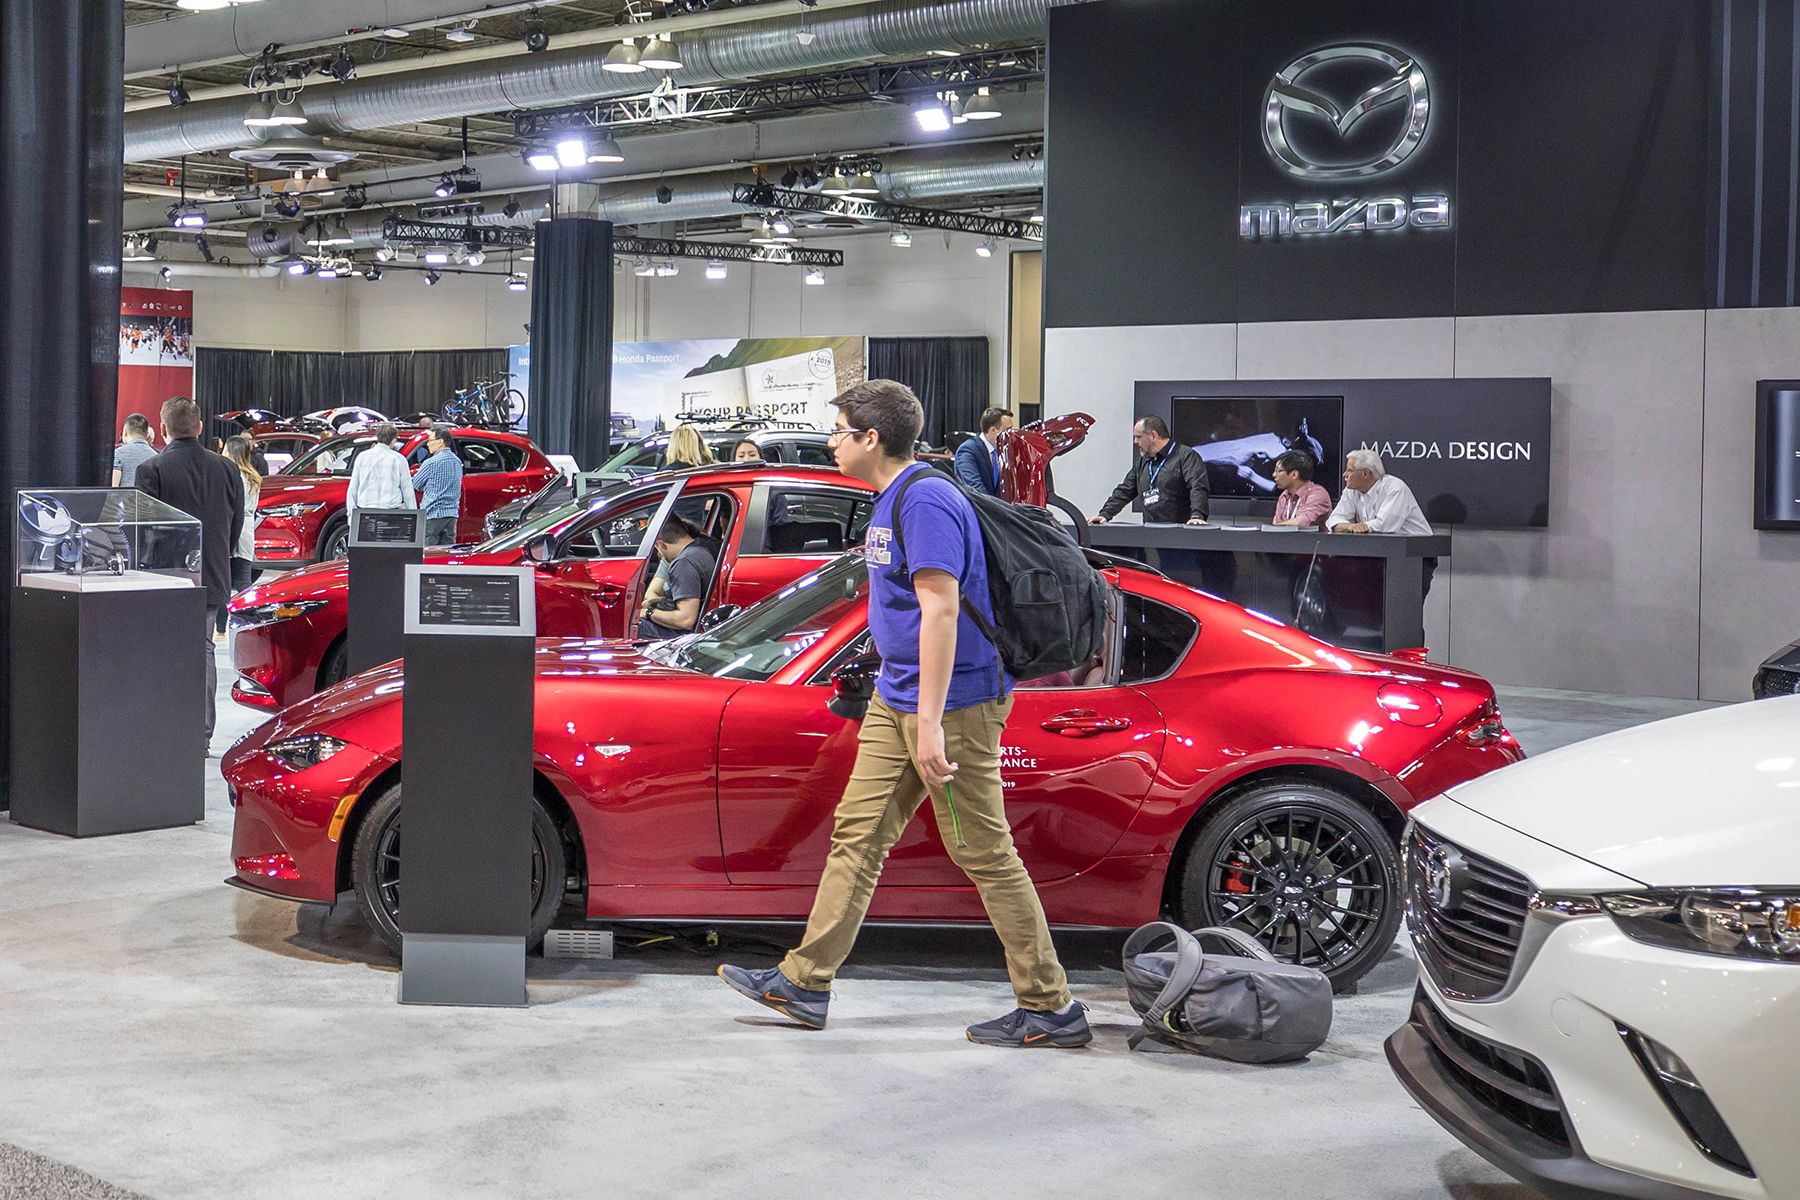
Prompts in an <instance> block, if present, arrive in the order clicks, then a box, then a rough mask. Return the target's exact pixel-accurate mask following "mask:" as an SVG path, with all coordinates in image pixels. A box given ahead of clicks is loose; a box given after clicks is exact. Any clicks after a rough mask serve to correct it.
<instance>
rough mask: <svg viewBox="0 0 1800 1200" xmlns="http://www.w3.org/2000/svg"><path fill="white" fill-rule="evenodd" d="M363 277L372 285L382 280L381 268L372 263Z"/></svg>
mask: <svg viewBox="0 0 1800 1200" xmlns="http://www.w3.org/2000/svg"><path fill="white" fill-rule="evenodd" d="M362 277H363V278H364V279H366V280H368V281H369V282H370V283H374V282H376V281H377V280H379V279H380V278H381V268H380V267H378V266H376V265H374V264H373V263H371V264H369V267H368V269H367V270H365V271H364V272H363V273H362Z"/></svg>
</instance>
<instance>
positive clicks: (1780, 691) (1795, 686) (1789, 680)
mask: <svg viewBox="0 0 1800 1200" xmlns="http://www.w3.org/2000/svg"><path fill="white" fill-rule="evenodd" d="M1751 690H1752V691H1753V692H1754V694H1755V696H1756V698H1757V699H1758V700H1767V699H1768V698H1769V697H1770V696H1792V695H1793V694H1794V693H1795V692H1800V671H1790V670H1788V669H1787V668H1785V667H1764V668H1762V670H1760V671H1758V672H1757V673H1756V682H1755V684H1754V685H1753V687H1752V689H1751Z"/></svg>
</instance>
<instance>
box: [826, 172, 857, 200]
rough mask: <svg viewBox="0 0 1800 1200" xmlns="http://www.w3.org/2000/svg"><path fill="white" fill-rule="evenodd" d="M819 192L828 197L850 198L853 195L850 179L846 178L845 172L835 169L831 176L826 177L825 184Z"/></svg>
mask: <svg viewBox="0 0 1800 1200" xmlns="http://www.w3.org/2000/svg"><path fill="white" fill-rule="evenodd" d="M819 190H820V191H822V192H824V193H825V194H826V195H827V196H848V195H851V194H852V189H851V187H850V181H849V179H847V178H845V176H844V173H843V171H841V170H837V169H834V170H833V171H832V172H831V174H830V175H827V176H826V177H825V183H824V185H823V186H821V187H820V188H819Z"/></svg>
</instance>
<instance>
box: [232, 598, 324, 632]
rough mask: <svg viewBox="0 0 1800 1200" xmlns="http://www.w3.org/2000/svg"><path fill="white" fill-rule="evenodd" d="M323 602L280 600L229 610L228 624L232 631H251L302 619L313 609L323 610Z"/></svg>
mask: <svg viewBox="0 0 1800 1200" xmlns="http://www.w3.org/2000/svg"><path fill="white" fill-rule="evenodd" d="M326 603H327V602H326V601H324V600H282V601H278V602H277V603H274V604H257V605H253V606H252V607H250V608H238V609H233V610H231V612H230V614H229V620H228V623H229V624H230V626H231V628H233V629H253V628H255V627H256V626H258V625H273V624H274V623H275V622H277V621H291V620H293V619H294V618H295V617H304V616H305V615H306V614H307V613H309V612H312V611H313V610H315V609H320V608H324V607H325V605H326Z"/></svg>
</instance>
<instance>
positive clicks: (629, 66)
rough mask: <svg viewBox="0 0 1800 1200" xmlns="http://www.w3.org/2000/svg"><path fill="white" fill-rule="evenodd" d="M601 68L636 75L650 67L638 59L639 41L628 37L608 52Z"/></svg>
mask: <svg viewBox="0 0 1800 1200" xmlns="http://www.w3.org/2000/svg"><path fill="white" fill-rule="evenodd" d="M600 69H601V70H603V71H617V72H618V73H619V74H621V75H635V74H637V73H639V72H641V71H648V70H649V69H650V68H649V67H646V66H645V65H644V64H643V63H642V62H640V61H639V60H638V48H637V43H636V42H634V41H632V40H631V39H630V38H626V39H625V40H624V41H622V42H620V43H619V44H618V45H616V46H614V47H613V48H612V49H611V50H608V51H607V52H606V58H605V59H604V60H603V61H602V62H601V63H600Z"/></svg>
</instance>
